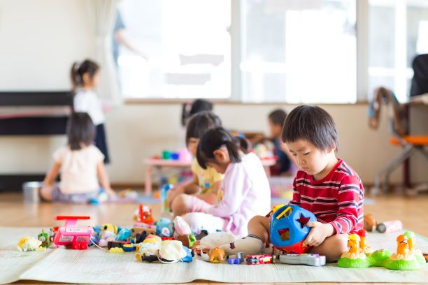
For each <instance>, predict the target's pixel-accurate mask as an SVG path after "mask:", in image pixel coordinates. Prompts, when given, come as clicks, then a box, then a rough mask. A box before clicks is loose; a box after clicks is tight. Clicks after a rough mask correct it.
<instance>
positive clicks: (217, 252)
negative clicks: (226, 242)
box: [208, 247, 226, 263]
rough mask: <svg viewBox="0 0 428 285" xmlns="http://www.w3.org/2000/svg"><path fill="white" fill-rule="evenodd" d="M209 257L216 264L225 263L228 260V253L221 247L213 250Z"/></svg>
mask: <svg viewBox="0 0 428 285" xmlns="http://www.w3.org/2000/svg"><path fill="white" fill-rule="evenodd" d="M208 255H209V261H210V262H214V263H220V262H223V260H224V259H225V258H226V252H225V251H224V250H223V249H221V248H219V247H216V248H213V249H211V250H210V252H209V253H208Z"/></svg>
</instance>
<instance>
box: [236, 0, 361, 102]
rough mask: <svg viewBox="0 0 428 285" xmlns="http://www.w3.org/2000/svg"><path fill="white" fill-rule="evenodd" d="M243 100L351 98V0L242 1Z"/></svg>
mask: <svg viewBox="0 0 428 285" xmlns="http://www.w3.org/2000/svg"><path fill="white" fill-rule="evenodd" d="M243 3H244V5H243V7H242V8H243V14H244V16H243V29H242V34H243V42H244V44H243V45H242V46H243V48H242V57H243V60H242V63H241V66H240V68H241V71H242V76H243V80H242V82H243V85H242V94H243V100H244V101H252V102H262V101H265V102H266V101H271V102H289V103H298V102H322V103H353V102H355V101H356V98H357V96H356V84H357V82H356V81H357V77H356V70H357V67H356V63H357V60H356V55H357V53H356V48H357V46H356V32H355V24H356V2H355V0H337V1H321V0H319V1H308V0H302V1H280V0H266V1H260V0H246V1H243Z"/></svg>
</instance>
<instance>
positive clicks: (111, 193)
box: [106, 189, 117, 199]
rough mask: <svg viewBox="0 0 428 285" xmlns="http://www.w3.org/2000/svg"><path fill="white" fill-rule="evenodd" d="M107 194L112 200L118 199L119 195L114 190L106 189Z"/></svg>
mask: <svg viewBox="0 0 428 285" xmlns="http://www.w3.org/2000/svg"><path fill="white" fill-rule="evenodd" d="M106 192H107V194H108V197H109V198H110V199H112V198H116V197H117V194H116V192H114V190H113V189H106Z"/></svg>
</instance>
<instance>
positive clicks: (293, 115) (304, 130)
mask: <svg viewBox="0 0 428 285" xmlns="http://www.w3.org/2000/svg"><path fill="white" fill-rule="evenodd" d="M299 139H304V140H307V141H309V142H311V143H312V144H313V145H314V146H316V147H317V148H318V149H320V150H327V149H328V148H330V147H334V145H336V150H337V149H338V144H339V135H338V133H337V130H336V124H335V123H334V120H333V118H332V117H331V116H330V114H329V113H327V111H325V110H324V109H322V108H320V107H318V106H309V105H301V106H298V107H296V108H294V109H293V111H291V112H290V114H289V115H288V116H287V119H285V123H284V127H283V129H282V140H283V141H284V142H295V141H297V140H299Z"/></svg>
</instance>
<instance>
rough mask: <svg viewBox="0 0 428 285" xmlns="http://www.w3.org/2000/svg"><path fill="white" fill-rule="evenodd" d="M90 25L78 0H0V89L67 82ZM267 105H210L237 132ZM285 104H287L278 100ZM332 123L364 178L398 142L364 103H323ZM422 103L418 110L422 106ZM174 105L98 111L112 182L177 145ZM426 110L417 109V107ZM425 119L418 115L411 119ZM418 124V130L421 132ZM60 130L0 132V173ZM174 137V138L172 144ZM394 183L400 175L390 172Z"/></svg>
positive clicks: (40, 153) (55, 142)
mask: <svg viewBox="0 0 428 285" xmlns="http://www.w3.org/2000/svg"><path fill="white" fill-rule="evenodd" d="M92 35H93V32H92V29H91V27H90V25H89V20H88V13H87V9H86V3H85V1H84V0H63V1H56V0H38V1H24V0H0V90H2V91H4V90H48V89H62V90H64V89H68V88H69V86H70V83H69V68H70V66H71V63H72V62H73V61H75V60H78V59H82V58H84V57H91V56H92V55H93V54H94V39H93V37H92ZM276 107H278V106H277V105H273V104H269V105H267V104H264V105H239V104H220V105H217V106H216V107H215V110H216V113H218V115H219V116H220V117H221V118H222V120H223V123H224V125H225V126H227V127H229V128H233V129H238V130H242V131H265V132H266V131H267V123H266V117H267V114H268V113H269V112H270V111H271V110H272V109H274V108H276ZM281 107H284V108H285V109H287V110H288V111H289V110H291V108H292V107H293V106H289V105H282V106H281ZM324 107H325V109H326V110H327V111H329V112H330V113H331V114H332V116H333V117H334V119H335V120H336V123H337V125H338V129H339V135H340V151H339V156H340V157H341V158H343V159H345V160H346V161H347V162H348V163H349V164H350V165H351V166H352V167H353V168H354V169H355V170H356V171H357V172H358V173H359V174H360V176H361V178H362V179H363V181H365V182H366V183H371V182H373V177H374V174H375V172H376V171H377V170H378V169H379V168H380V167H381V165H382V164H383V163H385V162H386V161H387V160H388V159H389V158H390V157H392V156H393V155H394V154H395V153H396V152H397V151H398V148H397V147H394V146H391V145H390V144H389V142H388V137H389V134H388V130H387V119H386V116H385V114H383V118H382V124H381V127H380V129H379V130H378V131H372V130H369V128H368V124H367V108H368V107H367V105H326V106H324ZM425 110H426V109H425ZM180 111H181V106H180V105H179V104H174V103H171V104H138V105H124V106H122V107H117V108H115V109H113V110H111V111H110V112H108V113H107V114H106V117H107V122H106V125H107V135H108V142H109V145H110V151H111V155H112V161H113V164H112V165H110V166H108V171H109V174H110V176H111V180H112V181H113V182H115V183H141V182H142V181H143V177H144V170H145V168H144V166H143V165H142V160H143V159H144V158H147V157H150V156H152V155H154V154H160V152H161V151H162V150H164V149H171V150H173V149H176V148H177V145H179V138H180V128H179V127H178V126H179V118H180ZM424 112H425V114H426V113H427V112H426V111H423V110H419V114H422V113H424ZM416 121H418V122H423V121H425V122H426V115H422V117H419V118H417V120H416ZM426 127H427V126H426V125H422V126H421V127H420V128H419V129H418V132H420V133H423V132H425V133H428V132H427V129H426ZM64 143H65V138H64V137H60V136H59V137H0V173H17V172H19V173H41V172H44V171H46V170H47V169H48V167H49V165H50V163H51V154H52V152H53V151H54V150H55V149H56V148H57V147H59V146H60V145H62V144H64ZM180 144H181V143H180ZM411 170H412V179H413V181H414V182H420V181H427V180H428V175H427V167H426V164H425V161H423V160H422V159H419V158H418V159H414V160H413V162H412V168H411ZM392 180H393V181H395V182H398V181H401V180H402V172H401V171H400V170H398V171H396V172H395V173H394V175H393V177H392Z"/></svg>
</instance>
